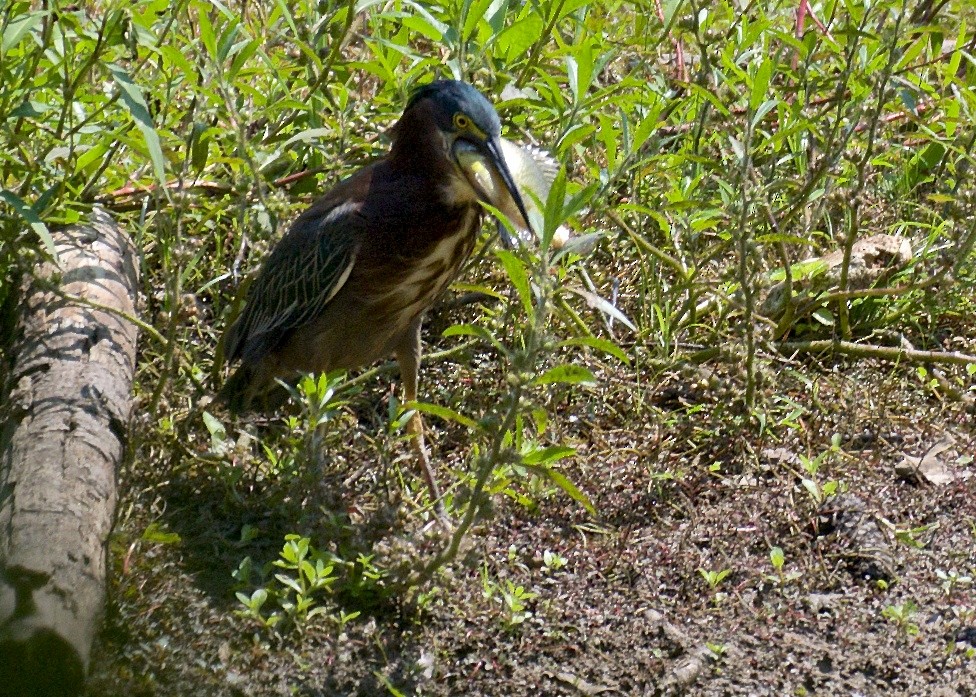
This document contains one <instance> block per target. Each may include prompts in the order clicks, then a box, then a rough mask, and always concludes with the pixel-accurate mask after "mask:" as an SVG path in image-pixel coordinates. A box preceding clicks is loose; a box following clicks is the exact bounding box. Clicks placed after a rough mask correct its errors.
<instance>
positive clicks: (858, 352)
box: [773, 339, 976, 365]
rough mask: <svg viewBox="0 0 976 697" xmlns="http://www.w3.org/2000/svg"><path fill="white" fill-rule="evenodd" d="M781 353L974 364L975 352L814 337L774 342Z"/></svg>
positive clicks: (975, 359)
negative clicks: (814, 339) (833, 354)
mask: <svg viewBox="0 0 976 697" xmlns="http://www.w3.org/2000/svg"><path fill="white" fill-rule="evenodd" d="M773 346H774V347H775V348H776V349H778V350H779V352H780V353H787V354H788V353H823V352H825V351H830V352H832V353H837V354H840V355H843V356H852V357H854V358H880V359H882V360H886V361H911V362H914V363H944V364H948V365H971V364H976V356H973V355H970V354H968V353H960V352H959V351H923V350H919V349H914V348H907V347H904V346H900V347H898V346H878V345H876V344H858V343H855V342H853V341H840V340H838V339H822V340H816V341H785V342H783V343H780V344H773Z"/></svg>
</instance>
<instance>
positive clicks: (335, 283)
mask: <svg viewBox="0 0 976 697" xmlns="http://www.w3.org/2000/svg"><path fill="white" fill-rule="evenodd" d="M360 206H361V203H360V202H356V201H347V202H344V203H339V204H338V205H333V204H332V203H331V201H328V200H322V201H320V202H319V203H318V204H316V205H315V206H313V207H312V208H310V209H308V210H307V211H305V213H303V214H302V215H301V216H300V217H299V218H298V220H296V221H295V223H294V225H292V227H291V229H290V230H289V231H288V234H286V235H285V236H284V237H283V238H282V239H281V241H280V242H278V244H277V245H276V246H275V248H274V249H273V250H272V252H271V255H270V256H269V257H268V259H267V261H266V262H265V264H264V267H263V268H262V269H261V272H260V273H259V274H258V277H257V278H256V279H255V281H254V283H253V284H252V285H251V288H250V290H249V292H248V300H247V306H246V307H245V308H244V311H243V312H242V313H241V316H240V318H239V319H238V320H237V321H236V322H235V323H234V325H233V326H232V327H231V328H230V330H228V334H227V345H226V353H227V358H228V360H230V361H234V360H236V359H237V358H243V360H244V361H245V362H246V363H253V362H255V361H258V360H260V359H261V358H262V357H263V356H264V355H266V354H267V352H268V351H272V350H274V349H275V348H277V347H278V346H280V344H281V343H282V342H283V341H284V340H285V339H286V338H287V336H288V335H289V334H290V333H291V332H292V331H293V330H295V329H297V328H299V327H301V326H303V325H305V324H307V323H308V322H310V321H312V320H313V319H315V318H316V317H317V316H318V315H319V314H321V313H322V311H323V310H324V309H325V306H326V305H327V304H328V303H329V301H330V300H332V298H334V297H335V295H336V293H338V292H339V291H340V290H341V289H342V286H343V285H345V283H346V281H347V280H348V279H349V274H350V273H351V272H352V269H353V266H354V265H355V263H356V254H357V253H358V251H359V242H358V240H359V239H360V234H361V232H362V229H363V226H364V221H363V219H362V218H361V217H360V216H359V215H358V212H359V209H360Z"/></svg>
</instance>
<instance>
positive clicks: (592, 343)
mask: <svg viewBox="0 0 976 697" xmlns="http://www.w3.org/2000/svg"><path fill="white" fill-rule="evenodd" d="M558 346H559V348H562V347H564V346H589V347H590V348H592V349H596V350H597V351H603V352H604V353H608V354H610V355H611V356H613V357H614V358H616V359H618V360H620V362H621V363H625V364H627V365H630V356H628V355H627V354H626V353H624V352H623V350H622V349H621V348H620V347H619V346H617V345H616V344H615V343H613V342H612V341H609V340H607V339H601V338H599V337H596V336H580V337H576V338H574V339H567V340H566V341H561V342H559V344H558Z"/></svg>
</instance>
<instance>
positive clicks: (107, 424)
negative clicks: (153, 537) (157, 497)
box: [0, 209, 138, 696]
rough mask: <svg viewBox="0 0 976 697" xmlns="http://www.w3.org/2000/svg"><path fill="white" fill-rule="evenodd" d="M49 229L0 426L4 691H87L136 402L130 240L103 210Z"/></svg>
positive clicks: (29, 286)
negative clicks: (51, 253) (54, 255)
mask: <svg viewBox="0 0 976 697" xmlns="http://www.w3.org/2000/svg"><path fill="white" fill-rule="evenodd" d="M53 234H54V235H55V241H56V246H57V250H58V255H59V258H60V262H61V267H60V269H59V268H58V267H57V266H55V265H54V264H53V263H45V264H44V265H43V266H42V267H41V268H40V269H39V270H38V271H37V272H36V273H34V274H32V275H31V278H30V279H28V281H27V282H25V287H24V291H23V295H22V298H23V302H22V303H21V311H22V316H21V321H20V328H19V336H18V337H17V338H16V339H15V344H14V348H13V354H12V355H13V356H15V360H14V362H13V367H12V371H11V380H10V387H11V392H10V395H9V399H7V400H6V404H4V405H3V408H4V412H5V413H4V414H3V417H5V418H3V422H2V427H0V694H4V695H32V696H33V695H55V694H56V695H70V694H80V693H81V692H82V691H83V689H84V681H85V675H86V672H87V666H88V659H89V654H90V652H91V645H92V641H93V639H94V636H95V633H96V631H97V628H98V624H99V620H100V619H101V614H102V610H103V606H104V601H105V577H106V542H107V540H108V535H109V531H110V529H111V525H112V520H113V516H114V513H115V503H116V480H117V470H118V465H119V462H120V461H121V459H122V456H123V452H124V450H125V438H126V431H127V425H128V421H129V414H130V409H131V403H132V400H131V387H132V379H133V373H134V370H135V351H136V338H137V328H136V327H135V326H134V325H133V324H132V322H130V321H128V320H126V319H125V317H124V316H122V315H120V314H119V313H123V314H124V315H129V316H133V315H134V313H135V297H136V288H137V282H138V271H137V269H138V265H137V262H136V255H135V251H134V249H133V247H132V244H131V242H130V241H129V239H128V238H127V237H126V236H125V235H124V233H123V232H122V231H121V230H120V229H119V228H118V226H117V225H116V224H115V222H114V221H113V220H112V218H111V217H110V216H109V215H108V214H107V213H106V212H104V211H101V210H98V209H96V210H95V211H94V212H93V214H92V222H91V224H90V225H80V226H73V227H69V228H66V229H64V230H62V231H58V232H55V233H53ZM79 299H81V301H79ZM111 310H115V311H116V312H112V311H111Z"/></svg>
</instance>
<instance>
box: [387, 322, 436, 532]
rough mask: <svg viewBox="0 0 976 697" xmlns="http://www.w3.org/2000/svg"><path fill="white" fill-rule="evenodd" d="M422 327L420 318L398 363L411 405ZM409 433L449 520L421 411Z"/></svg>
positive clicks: (398, 353) (408, 334)
mask: <svg viewBox="0 0 976 697" xmlns="http://www.w3.org/2000/svg"><path fill="white" fill-rule="evenodd" d="M420 325H421V318H420V317H418V318H417V319H415V320H414V321H413V323H412V324H411V325H410V327H409V328H408V329H407V332H406V335H405V336H404V339H403V341H402V342H401V346H400V347H399V348H397V350H396V359H397V363H399V364H400V379H401V380H402V381H403V397H404V399H405V401H407V402H413V401H415V400H416V399H417V380H418V375H419V373H420ZM407 433H409V434H410V436H411V438H410V442H411V445H412V447H413V449H414V453H415V454H416V456H417V459H418V460H419V461H420V471H421V474H423V476H424V481H425V482H426V483H427V488H428V489H429V490H430V496H431V499H433V501H434V506H435V507H436V509H437V513H438V515H439V516H441V517H442V518H444V517H446V513H445V510H444V502H443V501H442V500H441V491H440V487H438V486H437V480H436V479H434V472H433V469H432V468H431V464H430V456H429V455H428V454H427V445H426V443H424V420H423V418H422V417H421V416H420V412H419V411H415V412H414V413H413V416H411V417H410V421H409V422H408V423H407Z"/></svg>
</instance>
